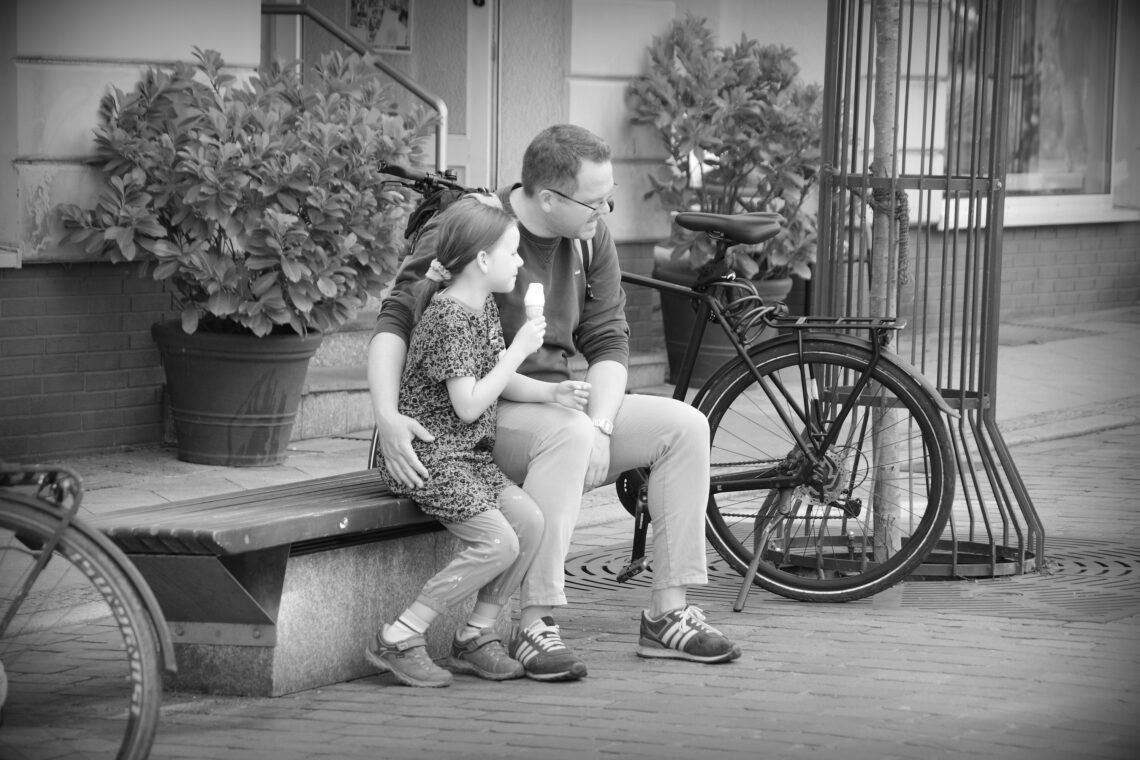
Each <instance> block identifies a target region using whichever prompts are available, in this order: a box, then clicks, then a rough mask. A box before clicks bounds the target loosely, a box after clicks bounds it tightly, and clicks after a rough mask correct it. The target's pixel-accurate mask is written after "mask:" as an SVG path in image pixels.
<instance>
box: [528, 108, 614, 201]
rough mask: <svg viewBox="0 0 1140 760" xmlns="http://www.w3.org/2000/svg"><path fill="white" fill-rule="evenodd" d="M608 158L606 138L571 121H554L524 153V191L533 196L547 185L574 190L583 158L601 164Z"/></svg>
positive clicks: (556, 188) (569, 191)
mask: <svg viewBox="0 0 1140 760" xmlns="http://www.w3.org/2000/svg"><path fill="white" fill-rule="evenodd" d="M609 160H610V146H609V145H608V144H607V143H606V141H605V140H603V139H602V138H600V137H598V136H597V135H595V134H594V133H593V132H591V131H590V130H588V129H583V128H582V127H579V126H575V125H574V124H555V125H554V126H553V127H547V128H546V129H544V130H543V131H542V132H540V133H539V134H538V136H537V137H535V138H534V139H533V140H531V143H530V145H528V146H527V149H526V153H524V154H523V164H522V185H523V191H524V192H525V193H526V194H527V195H528V196H533V195H534V194H535V193H537V192H538V191H539V190H541V189H542V188H544V187H549V188H553V189H555V190H560V191H562V192H565V193H567V194H571V193H574V192H576V191H577V190H578V170H579V169H580V168H582V162H583V161H591V162H594V163H598V164H601V163H605V162H606V161H609Z"/></svg>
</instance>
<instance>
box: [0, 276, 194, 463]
mask: <svg viewBox="0 0 1140 760" xmlns="http://www.w3.org/2000/svg"><path fill="white" fill-rule="evenodd" d="M170 305H171V302H170V297H169V296H168V295H167V294H165V293H164V292H163V291H162V286H161V284H160V283H156V282H153V281H149V280H140V279H137V278H135V277H134V276H133V273H132V272H131V271H130V270H129V269H128V268H126V267H118V266H110V265H106V264H75V265H66V264H55V265H31V266H27V267H25V268H23V269H0V458H5V459H19V460H24V461H30V460H34V459H38V458H47V457H50V456H53V455H58V454H61V453H78V452H82V451H92V450H100V449H105V448H111V447H123V446H130V445H137V444H151V443H156V442H158V441H160V440H162V434H163V428H162V422H163V421H162V387H163V373H162V367H161V364H160V361H159V356H158V351H157V349H156V348H155V346H154V343H153V342H152V341H151V337H150V326H151V324H152V323H154V322H155V321H157V320H159V319H163V318H167V317H170V316H173V314H172V312H171V311H170Z"/></svg>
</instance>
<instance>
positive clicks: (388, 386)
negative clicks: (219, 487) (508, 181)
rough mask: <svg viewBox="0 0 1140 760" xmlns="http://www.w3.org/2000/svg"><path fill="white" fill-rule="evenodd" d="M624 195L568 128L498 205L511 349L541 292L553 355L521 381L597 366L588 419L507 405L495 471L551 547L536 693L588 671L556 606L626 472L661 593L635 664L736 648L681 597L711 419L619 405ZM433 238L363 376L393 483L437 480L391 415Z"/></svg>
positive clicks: (532, 646) (623, 347) (600, 153)
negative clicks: (592, 512) (515, 253)
mask: <svg viewBox="0 0 1140 760" xmlns="http://www.w3.org/2000/svg"><path fill="white" fill-rule="evenodd" d="M615 188H616V185H615V183H614V178H613V165H612V163H611V160H610V149H609V146H608V145H607V144H606V143H605V141H603V140H602V139H601V138H600V137H598V136H597V135H594V134H593V133H591V132H589V131H588V130H586V129H583V128H581V127H577V126H573V125H557V126H554V127H550V128H548V129H546V130H544V131H543V132H542V133H541V134H539V135H538V136H537V137H536V138H535V139H534V141H533V142H531V144H530V146H529V147H528V148H527V150H526V153H525V154H524V156H523V167H522V183H521V184H517V185H513V186H511V187H508V188H504V189H502V190H500V191H499V192H498V193H497V196H498V198H499V200H500V202H501V203H502V205H503V207H504V208H505V209H507V211H509V212H510V213H512V214H514V215H515V217H516V218H517V219H518V221H519V227H520V231H521V242H520V244H519V255H520V256H521V257H522V259H523V261H524V266H523V268H522V269H520V270H519V274H518V279H517V282H516V284H515V289H514V291H513V292H512V293H509V294H504V295H502V296H498V297H497V300H498V306H499V311H500V314H501V319H502V323H503V333H504V335H505V336H506V338H507V340H508V341H509V340H510V339H511V338H512V337H513V336H514V334H515V333H516V332H517V331H518V328H519V327H520V326H521V325H522V323H523V322H524V321H525V319H526V316H525V310H524V305H523V294H524V293H525V292H526V290H527V287H528V286H529V285H530V283H532V282H540V283H542V284H543V286H544V288H545V292H546V307H545V315H546V325H547V327H546V335H545V338H544V345H543V347H542V348H541V349H539V351H538V352H537V353H536V354H534V355H532V356H531V358H530V359H529V360H528V361H527V362H525V363H524V364H523V365H522V367H520V369H519V371H520V372H521V373H523V374H525V375H530V376H532V377H536V378H539V379H542V380H561V379H566V378H568V377H569V376H570V370H569V366H568V357H569V356H572V355H574V354H575V353H578V352H581V353H582V355H583V356H584V357H585V358H586V361H587V362H588V365H589V369H588V370H587V374H586V380H587V381H588V382H589V383H590V389H591V390H590V398H589V403H588V406H587V409H586V413H585V414H583V413H582V412H579V411H575V410H571V409H567V408H565V407H558V406H556V405H553V404H545V405H538V404H515V403H511V402H509V401H505V400H504V401H500V403H499V414H498V427H497V432H496V440H495V444H494V457H495V461H496V462H497V463H498V464H499V466H500V467H502V468H503V470H504V471H505V472H506V473H507V475H508V476H509V477H510V478H512V479H513V480H515V482H518V483H521V484H522V487H523V490H524V491H526V493H527V494H529V495H530V496H531V498H532V499H534V501H535V502H537V503H538V505H539V507H540V508H541V509H542V512H543V514H544V516H545V522H546V524H545V529H544V533H543V539H542V546H541V548H540V549H539V552H538V555H537V557H536V559H535V561H534V563H533V564H532V565H531V567H530V570H529V571H528V572H527V574H526V577H525V578H524V580H523V584H522V588H521V591H520V607H521V614H520V620H519V632H518V635H517V637H516V638H515V640H514V641H513V642H512V643H511V656H512V657H514V658H515V659H518V660H519V661H520V662H522V663H523V666H524V667H525V668H526V674H527V675H528V676H529V677H531V678H534V679H537V680H572V679H577V678H581V677H583V676H585V675H586V665H585V663H583V662H582V661H581V660H579V659H578V658H577V657H576V656H575V655H574V654H573V653H572V652H571V651H570V649H569V648H568V647H566V645H565V644H564V643H563V642H562V639H561V637H560V634H559V629H558V626H557V625H556V624H555V622H554V618H553V613H554V608H555V607H558V606H562V605H565V604H566V595H565V588H564V586H565V577H564V564H565V559H566V554H567V552H568V551H569V548H570V537H571V534H572V532H573V529H574V525H575V523H576V521H577V518H578V512H579V509H580V507H581V503H582V492H583V491H584V490H589V489H591V488H595V487H597V486H599V485H602V484H604V483H607V482H612V481H614V480H616V479H617V477H618V476H619V475H620V474H621V473H622V472H624V471H626V470H629V469H632V468H635V467H645V466H648V467H651V468H652V473H651V475H650V478H649V513H650V517H651V519H652V523H653V576H654V581H653V590H652V592H651V595H650V604H649V609H647V610H645V611H644V612H643V613H642V618H641V631H640V638H639V642H638V649H637V654H638V655H640V656H642V657H668V658H676V659H686V660H692V661H696V662H708V663H711V662H726V661H729V660H733V659H736V658H737V657H739V656H740V649H739V647H737V646H736V645H735V644H733V643H732V642H731V641H729V640H728V639H727V638H726V637H725V636H724V635H723V634H722V633H721V632H720V631H717V630H716V629H715V628H712V627H711V626H709V625H707V624H706V623H705V622H704V615H703V613H701V611H700V610H699V609H698V608H696V607H694V606H691V605H688V604H687V603H686V591H685V589H686V586H689V585H693V584H704V583H707V582H708V577H707V567H706V564H705V546H704V509H705V504H706V503H707V501H708V489H709V430H708V423H707V421H706V419H705V418H704V416H703V415H701V414H700V413H699V412H697V411H696V410H695V409H693V408H692V407H690V406H688V405H687V404H684V403H681V402H679V401H676V400H674V399H668V398H659V397H655V396H642V395H636V394H631V395H627V394H626V392H625V391H626V379H627V366H628V360H629V327H628V325H627V323H626V319H625V294H624V292H623V291H622V289H621V270H620V267H619V263H618V258H617V250H616V248H615V246H614V241H613V238H612V237H611V235H610V232H609V229H608V228H607V227H606V224H605V221H604V217H605V216H607V215H608V214H609V213H611V211H612V210H613V194H614V190H615ZM435 245H436V240H435V232H434V228H433V227H432V226H430V225H429V227H427V228H425V230H424V232H423V233H422V235H421V237H420V238H419V240H418V241H417V243H416V247H415V251H413V253H412V255H411V257H409V259H408V260H407V262H405V264H404V267H403V268H402V269H401V271H400V273H399V275H397V278H396V282H395V284H394V285H393V290H392V295H391V296H389V298H388V299H386V300H385V302H384V305H383V307H382V310H381V314H380V317H379V319H378V321H377V327H376V334H375V335H374V336H373V339H372V342H371V344H370V345H369V358H368V376H369V385H370V388H371V390H372V398H373V407H374V413H375V415H376V421H377V427H378V429H379V433H380V447H381V451H382V452H383V455H384V459H385V462H386V466H387V467H388V471H389V473H391V475H392V476H393V477H394V478H396V479H397V480H399V481H400V482H402V483H404V484H405V485H407V486H409V487H412V486H416V485H419V484H421V483H422V482H423V480H424V479H425V478H427V477H429V473H428V472H427V470H426V469H425V468H424V467H423V465H422V464H421V463H420V462H419V460H418V459H417V458H416V456H415V454H414V453H413V451H412V447H411V440H412V438H413V437H418V438H420V439H423V440H431V431H429V430H426V429H424V428H423V426H421V425H420V424H419V423H418V422H417V421H416V420H412V419H410V418H407V417H404V416H402V415H400V414H399V412H398V411H397V401H398V389H399V380H400V372H401V370H402V368H403V365H404V356H405V352H406V345H407V338H408V335H409V333H410V332H411V328H412V312H411V309H410V300H409V286H410V285H411V284H412V283H414V282H416V281H418V280H419V279H420V278H421V277H422V276H423V273H424V271H425V270H426V269H427V267H428V266H429V265H430V263H431V261H432V259H433V257H434V250H435Z"/></svg>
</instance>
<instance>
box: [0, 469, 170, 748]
mask: <svg viewBox="0 0 1140 760" xmlns="http://www.w3.org/2000/svg"><path fill="white" fill-rule="evenodd" d="M82 497H83V487H82V481H81V480H80V478H79V476H78V475H77V474H75V473H74V472H72V471H70V470H68V469H65V468H60V467H43V466H22V465H10V464H5V463H3V462H0V681H6V684H7V698H6V700H4V701H3V702H2V704H0V756H2V757H4V758H5V759H6V760H14V759H15V758H21V757H44V756H49V755H50V756H51V757H62V756H68V757H71V756H82V757H117V758H119V759H120V760H141V759H142V758H146V757H147V756H148V755H149V754H150V749H151V746H152V744H153V742H154V735H155V729H156V727H157V724H158V717H159V708H160V706H161V702H162V670H164V669H165V670H166V671H168V672H174V671H175V662H174V654H173V646H172V644H171V640H170V634H169V632H168V631H167V629H166V623H165V619H164V618H163V615H162V611H161V609H160V608H159V606H158V602H157V601H156V600H155V597H154V595H153V594H152V593H151V590H150V588H149V587H148V586H147V584H146V582H145V581H144V580H143V579H142V576H141V575H140V574H139V572H138V570H136V569H135V567H134V565H132V564H131V562H130V560H128V559H127V558H126V556H125V555H124V554H123V553H122V552H121V551H120V550H119V549H118V548H117V547H116V546H115V545H114V544H113V543H112V542H111V541H110V539H108V538H107V537H106V536H104V535H103V534H102V533H100V532H99V531H97V530H95V529H93V528H91V527H89V526H88V525H87V524H86V523H84V522H83V521H82V520H81V519H79V518H78V517H77V515H78V513H79V507H80V504H81V503H82ZM3 691H4V689H0V692H3Z"/></svg>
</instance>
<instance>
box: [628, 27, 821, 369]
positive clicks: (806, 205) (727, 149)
mask: <svg viewBox="0 0 1140 760" xmlns="http://www.w3.org/2000/svg"><path fill="white" fill-rule="evenodd" d="M648 57H649V65H648V67H647V70H646V72H645V73H644V74H642V75H640V76H637V77H635V78H634V79H633V80H632V81H631V82H630V85H629V89H628V91H627V98H626V100H627V105H628V107H629V109H630V111H631V121H632V122H633V123H634V124H636V125H645V126H648V127H650V128H651V129H652V130H653V132H655V133H656V135H657V136H658V137H659V138H660V140H661V142H662V144H663V145H664V147H665V151H666V154H667V158H666V161H665V163H664V164H663V166H662V167H661V168H660V169H659V170H658V172H657V173H655V174H653V175H650V177H649V180H650V183H651V185H652V189H651V190H650V191H649V192H648V193H647V194H646V198H652V197H657V199H658V200H659V201H660V203H661V205H662V206H663V207H664V208H665V210H666V211H667V212H669V214H670V215H671V216H673V215H675V214H676V213H677V212H680V211H705V212H713V213H723V214H735V213H746V212H753V211H774V212H778V213H780V214H781V215H782V216H783V217H784V218H785V220H786V222H787V224H786V226H785V229H784V230H783V231H782V232H781V233H780V234H779V235H778V236H777V237H775V238H773V239H772V240H770V241H768V242H766V243H762V244H759V245H738V246H734V247H732V248H731V249H729V252H728V256H727V264H728V266H729V267H730V269H731V270H732V271H734V272H735V273H736V274H737V276H739V277H746V278H748V279H750V280H752V281H753V282H754V283H756V284H757V287H758V289H759V290H761V294H762V295H765V294H767V296H768V297H770V298H774V299H775V300H783V299H784V298H785V297H786V296H787V294H788V292H789V290H790V289H791V287H792V280H791V278H792V277H793V276H795V277H799V278H802V279H805V280H806V279H808V278H810V277H811V271H812V270H811V267H812V265H813V264H814V263H815V255H816V204H815V203H814V201H813V198H814V197H815V196H814V189H815V184H816V181H817V177H818V173H819V166H820V150H819V143H820V136H821V130H822V123H823V122H822V111H821V103H822V93H821V91H820V88H819V87H818V86H816V85H814V84H804V83H802V82H800V81H799V79H798V75H799V67H798V66H797V65H796V63H795V61H794V57H795V52H794V51H793V50H791V49H790V48H787V47H783V46H779V45H761V44H760V43H759V42H757V41H756V40H751V39H748V38H747V37H745V36H743V35H742V36H741V39H740V41H739V42H737V43H736V44H734V45H727V46H723V47H721V46H718V45H717V44H716V42H715V40H714V38H713V34H712V32H711V31H710V30H709V28H708V27H707V25H706V21H705V19H703V18H699V17H696V16H693V15H686V16H685V17H684V18H680V19H675V20H674V21H673V23H672V25H671V27H670V29H669V31H668V32H667V33H665V34H662V35H660V36H657V37H654V38H653V41H652V43H651V44H650V45H649V48H648ZM713 251H714V246H713V243H712V241H710V240H709V239H708V237H707V236H706V235H704V234H703V233H693V232H690V231H688V230H684V229H682V228H680V227H678V226H677V225H675V224H674V225H672V228H671V235H670V238H669V240H668V241H667V242H666V243H665V244H664V245H663V246H661V247H660V248H659V252H658V255H657V257H656V262H655V272H654V274H655V276H657V277H662V278H664V279H669V280H672V281H675V282H684V283H691V282H692V281H693V279H694V277H695V272H696V270H697V269H698V268H699V267H701V266H703V265H705V264H706V263H707V262H708V261H709V259H710V258H711V256H712V254H713ZM776 283H778V285H777V287H776V289H775V290H774V291H773V290H772V289H770V288H769V287H768V286H769V284H776ZM667 300H668V299H666V298H664V297H663V298H662V309H663V311H665V310H666V309H669V308H670V307H672V306H673V304H669V305H667V304H666V301H667ZM678 300H679V301H680V303H679V304H678V306H679V307H680V308H682V309H683V310H686V311H688V310H689V309H688V304H687V303H685V299H683V298H680V299H678ZM669 317H670V314H668V313H667V314H666V320H667V334H666V342H667V344H668V345H669V346H670V351H669V353H670V362H671V363H673V361H674V356H673V355H674V354H678V357H677V358H679V351H680V350H681V349H683V346H684V345H685V341H686V338H685V337H684V336H687V334H688V328H687V327H681V328H680V329H681V330H682V331H683V332H682V334H681V336H678V337H675V338H674V339H672V340H670V333H671V332H672V331H671V330H670V329H669V326H670V324H669ZM718 336H719V333H716V332H715V331H714V332H712V333H710V334H709V336H708V337H709V338H714V337H718ZM719 351H720V353H721V354H723V355H721V356H719V357H718V359H719V360H718V359H714V360H713V362H714V363H713V366H716V364H719V363H720V361H722V360H723V359H724V358H727V356H728V355H729V354H731V349H729V348H728V347H727V342H725V345H724V346H722V347H721V349H720V350H719ZM717 352H718V349H716V348H714V349H713V353H717ZM700 371H701V370H698V372H700Z"/></svg>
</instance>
